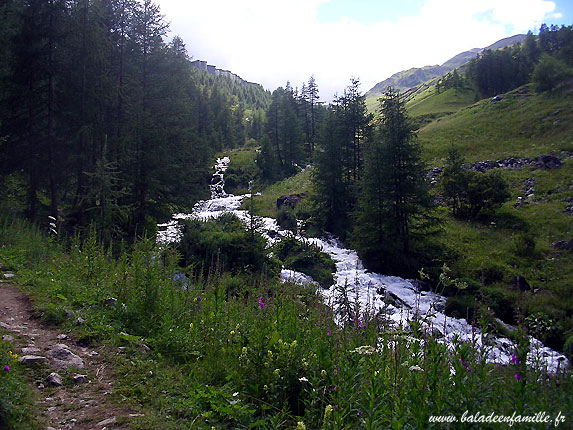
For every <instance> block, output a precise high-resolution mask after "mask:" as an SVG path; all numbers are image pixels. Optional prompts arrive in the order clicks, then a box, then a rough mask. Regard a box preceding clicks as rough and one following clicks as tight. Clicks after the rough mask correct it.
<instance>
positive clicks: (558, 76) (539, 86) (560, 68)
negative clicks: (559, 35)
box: [532, 55, 571, 93]
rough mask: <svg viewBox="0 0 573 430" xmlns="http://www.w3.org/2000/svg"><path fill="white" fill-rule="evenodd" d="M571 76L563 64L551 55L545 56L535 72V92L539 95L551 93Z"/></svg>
mask: <svg viewBox="0 0 573 430" xmlns="http://www.w3.org/2000/svg"><path fill="white" fill-rule="evenodd" d="M570 75H571V73H570V72H569V71H568V70H567V66H565V64H564V63H563V62H561V61H559V60H558V59H556V58H553V57H551V56H549V55H543V56H542V57H541V59H540V60H539V63H538V64H537V66H535V69H534V70H533V76H532V80H533V83H534V85H535V91H537V92H538V93H541V92H544V91H550V90H552V89H553V88H555V87H556V86H557V85H558V84H559V83H561V82H562V81H564V80H565V79H566V78H567V77H568V76H570Z"/></svg>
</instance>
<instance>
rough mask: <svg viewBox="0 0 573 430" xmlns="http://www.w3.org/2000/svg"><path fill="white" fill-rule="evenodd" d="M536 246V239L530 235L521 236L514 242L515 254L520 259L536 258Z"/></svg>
mask: <svg viewBox="0 0 573 430" xmlns="http://www.w3.org/2000/svg"><path fill="white" fill-rule="evenodd" d="M535 246H536V243H535V238H534V237H533V235H532V234H530V233H525V234H520V235H519V236H517V237H516V238H515V240H514V247H515V253H516V254H517V255H519V256H520V257H534V256H535Z"/></svg>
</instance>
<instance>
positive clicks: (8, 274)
mask: <svg viewBox="0 0 573 430" xmlns="http://www.w3.org/2000/svg"><path fill="white" fill-rule="evenodd" d="M14 276H16V275H14V274H13V273H4V279H12V278H13V277H14Z"/></svg>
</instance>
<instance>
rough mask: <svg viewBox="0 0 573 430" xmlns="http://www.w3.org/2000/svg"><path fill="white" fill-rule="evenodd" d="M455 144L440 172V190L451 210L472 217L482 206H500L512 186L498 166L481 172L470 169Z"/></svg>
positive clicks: (465, 217)
mask: <svg viewBox="0 0 573 430" xmlns="http://www.w3.org/2000/svg"><path fill="white" fill-rule="evenodd" d="M463 162H464V159H463V157H462V156H461V153H460V152H459V150H458V149H456V148H451V149H450V151H449V154H448V159H447V161H446V166H445V167H444V171H443V172H442V175H441V182H440V185H441V190H442V194H443V196H444V198H445V199H446V202H447V204H448V206H449V207H450V208H451V209H452V214H453V215H454V216H455V217H458V218H461V219H473V218H475V217H477V216H478V214H479V213H480V211H481V210H482V209H492V208H496V207H501V205H502V204H503V203H504V202H506V201H507V200H508V199H509V197H510V193H509V186H508V183H507V181H505V179H504V178H503V176H502V174H501V173H500V172H499V171H496V170H490V171H489V172H487V173H485V174H484V173H480V172H476V171H474V170H468V169H466V168H465V167H464V165H463Z"/></svg>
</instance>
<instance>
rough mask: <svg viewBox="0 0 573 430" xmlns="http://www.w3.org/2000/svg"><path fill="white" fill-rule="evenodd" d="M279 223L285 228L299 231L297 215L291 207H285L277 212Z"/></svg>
mask: <svg viewBox="0 0 573 430" xmlns="http://www.w3.org/2000/svg"><path fill="white" fill-rule="evenodd" d="M277 224H278V225H279V226H280V227H281V228H283V229H285V230H290V231H292V232H294V233H296V232H297V221H296V216H295V214H294V211H293V210H292V209H290V208H285V207H283V208H281V209H280V210H279V211H278V212H277Z"/></svg>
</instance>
